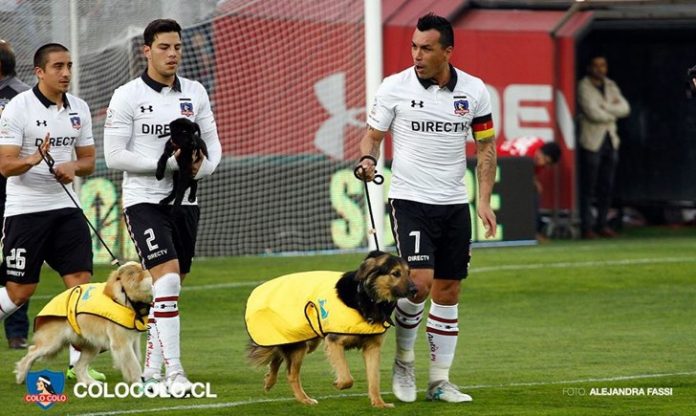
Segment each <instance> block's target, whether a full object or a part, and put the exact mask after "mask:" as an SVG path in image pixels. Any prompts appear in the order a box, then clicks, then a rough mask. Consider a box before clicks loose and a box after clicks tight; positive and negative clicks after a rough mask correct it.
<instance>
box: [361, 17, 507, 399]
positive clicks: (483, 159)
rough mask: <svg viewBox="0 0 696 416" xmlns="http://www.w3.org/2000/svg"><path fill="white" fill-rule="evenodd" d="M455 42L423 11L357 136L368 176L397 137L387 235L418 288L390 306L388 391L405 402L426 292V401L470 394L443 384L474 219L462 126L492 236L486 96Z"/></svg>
mask: <svg viewBox="0 0 696 416" xmlns="http://www.w3.org/2000/svg"><path fill="white" fill-rule="evenodd" d="M453 47H454V33H453V30H452V26H451V24H450V23H449V22H448V21H447V19H445V18H443V17H440V16H435V15H433V14H428V15H425V16H423V17H421V18H420V19H419V20H418V25H417V27H416V30H415V32H414V34H413V39H412V42H411V56H412V57H413V62H414V66H413V67H411V68H408V69H406V70H404V71H402V72H400V73H398V74H395V75H392V76H390V77H387V78H386V79H385V80H384V81H383V82H382V85H381V86H380V87H379V90H378V91H377V94H376V96H375V102H374V105H373V106H372V109H371V111H370V113H369V114H368V119H367V124H368V128H367V132H366V134H365V136H363V139H362V141H361V142H360V152H361V154H362V155H363V156H362V157H361V159H360V162H359V167H361V168H362V169H361V170H360V172H361V174H362V176H363V179H366V180H371V179H372V178H373V176H374V169H375V163H374V161H375V160H376V159H378V158H379V156H380V154H379V153H380V152H379V148H380V144H381V142H382V140H383V139H384V135H385V133H386V132H387V130H391V132H392V137H393V140H394V160H393V164H392V173H393V176H392V182H391V188H390V190H389V205H390V207H391V212H390V219H391V223H392V232H393V233H394V238H395V240H396V245H397V248H398V250H399V254H400V255H401V257H403V258H404V259H405V260H406V261H407V262H408V264H409V266H410V267H411V278H412V280H413V281H414V283H415V284H416V286H417V287H418V293H417V294H416V295H415V296H412V297H410V298H407V299H400V300H399V301H398V303H397V307H396V312H395V322H396V343H397V353H396V359H395V362H394V374H393V379H392V387H393V390H394V394H395V395H396V397H397V398H398V399H399V400H401V401H404V402H412V401H415V400H416V380H415V373H414V362H415V355H414V351H413V346H414V343H415V340H416V334H417V330H418V325H419V324H420V321H421V319H422V317H423V312H424V309H425V300H426V299H427V297H428V294H430V296H431V298H432V302H431V306H430V311H429V313H428V319H427V328H426V333H427V337H428V344H429V347H428V350H429V351H431V353H430V380H429V383H428V391H427V394H426V397H427V398H428V399H429V400H442V401H446V402H468V401H471V400H472V399H471V396H469V395H468V394H464V393H462V392H460V391H459V389H458V387H457V386H455V385H454V384H452V383H451V382H450V380H449V370H450V367H451V365H452V361H453V360H454V354H455V349H456V345H457V335H458V334H459V326H458V310H457V304H458V299H459V290H460V281H461V280H462V279H464V278H466V276H467V273H468V265H469V259H470V244H471V218H470V216H469V206H468V203H467V202H468V196H467V190H466V187H465V186H464V181H463V179H464V174H465V172H466V157H465V141H466V139H467V137H468V131H469V128H471V129H472V130H473V136H474V140H475V141H476V144H477V156H478V164H477V167H476V172H477V175H476V176H477V178H478V184H479V201H478V203H477V204H476V208H477V211H478V216H479V217H480V218H481V220H482V221H483V224H484V226H485V227H486V230H487V232H486V237H492V236H494V235H495V234H496V218H495V214H494V213H493V210H492V209H491V206H490V197H491V192H492V190H493V184H494V182H495V170H496V152H495V133H494V131H493V121H492V118H491V105H490V97H489V94H488V91H487V90H486V86H485V85H484V83H483V82H482V81H481V80H480V79H478V78H476V77H473V76H471V75H469V74H467V73H465V72H463V71H461V70H459V69H457V68H455V67H453V66H452V65H450V63H449V61H450V56H451V54H452V50H453Z"/></svg>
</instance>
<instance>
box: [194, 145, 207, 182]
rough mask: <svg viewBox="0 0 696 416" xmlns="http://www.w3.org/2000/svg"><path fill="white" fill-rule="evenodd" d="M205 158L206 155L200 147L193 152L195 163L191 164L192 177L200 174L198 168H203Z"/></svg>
mask: <svg viewBox="0 0 696 416" xmlns="http://www.w3.org/2000/svg"><path fill="white" fill-rule="evenodd" d="M203 159H205V155H204V154H203V151H202V150H200V149H198V150H197V151H196V152H195V153H194V154H193V163H192V164H191V176H192V177H195V176H196V175H197V174H198V169H200V168H201V165H202V164H203Z"/></svg>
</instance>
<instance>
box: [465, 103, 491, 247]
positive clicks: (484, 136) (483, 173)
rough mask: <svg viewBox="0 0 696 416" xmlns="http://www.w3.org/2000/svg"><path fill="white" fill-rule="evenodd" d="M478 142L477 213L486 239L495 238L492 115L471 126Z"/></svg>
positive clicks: (480, 118) (479, 119) (478, 120)
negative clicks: (484, 230) (492, 199)
mask: <svg viewBox="0 0 696 416" xmlns="http://www.w3.org/2000/svg"><path fill="white" fill-rule="evenodd" d="M471 129H472V131H473V134H474V141H475V142H476V179H477V181H478V202H477V204H476V211H477V213H478V216H479V218H481V221H483V226H484V227H485V228H486V237H487V238H490V237H495V234H496V228H497V220H496V218H495V213H494V212H493V210H492V209H491V194H492V193H493V185H494V184H495V171H496V169H497V167H498V157H497V154H496V151H495V131H494V130H493V119H492V117H491V115H490V114H487V115H485V116H482V117H477V118H475V119H474V120H473V122H472V124H471Z"/></svg>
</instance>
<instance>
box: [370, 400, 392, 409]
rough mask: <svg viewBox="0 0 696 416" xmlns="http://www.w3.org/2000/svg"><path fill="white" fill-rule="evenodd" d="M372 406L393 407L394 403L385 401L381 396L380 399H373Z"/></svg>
mask: <svg viewBox="0 0 696 416" xmlns="http://www.w3.org/2000/svg"><path fill="white" fill-rule="evenodd" d="M372 407H377V408H380V409H392V408H394V403H385V402H384V400H382V399H381V398H380V399H379V400H372Z"/></svg>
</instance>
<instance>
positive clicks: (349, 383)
mask: <svg viewBox="0 0 696 416" xmlns="http://www.w3.org/2000/svg"><path fill="white" fill-rule="evenodd" d="M333 385H334V387H336V388H337V389H339V390H345V389H349V388H351V387H353V379H352V378H349V379H348V380H336V381H334V383H333Z"/></svg>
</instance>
